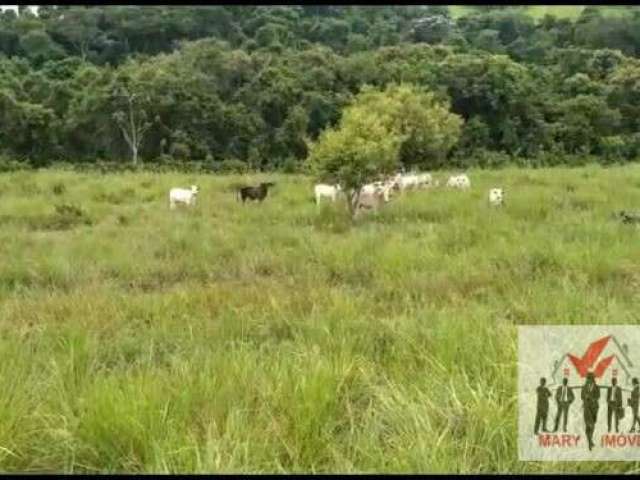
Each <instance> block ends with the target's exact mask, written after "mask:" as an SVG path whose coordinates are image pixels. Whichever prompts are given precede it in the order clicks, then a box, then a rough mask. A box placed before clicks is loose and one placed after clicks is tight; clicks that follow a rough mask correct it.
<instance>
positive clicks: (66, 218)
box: [41, 204, 93, 230]
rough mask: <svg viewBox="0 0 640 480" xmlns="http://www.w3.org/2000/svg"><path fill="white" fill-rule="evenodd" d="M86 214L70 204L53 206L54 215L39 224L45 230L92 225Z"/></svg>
mask: <svg viewBox="0 0 640 480" xmlns="http://www.w3.org/2000/svg"><path fill="white" fill-rule="evenodd" d="M92 224H93V222H92V220H91V219H90V218H89V216H88V215H87V213H86V212H85V211H84V210H83V209H82V208H80V207H78V206H75V205H71V204H62V205H56V206H55V213H54V214H53V215H51V216H50V217H48V218H46V219H44V221H42V222H41V226H42V227H43V228H44V229H46V230H68V229H70V228H73V227H75V226H78V225H92Z"/></svg>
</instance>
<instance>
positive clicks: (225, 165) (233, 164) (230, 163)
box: [213, 158, 249, 173]
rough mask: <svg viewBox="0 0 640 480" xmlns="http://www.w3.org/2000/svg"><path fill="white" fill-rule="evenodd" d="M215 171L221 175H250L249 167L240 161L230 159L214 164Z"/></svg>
mask: <svg viewBox="0 0 640 480" xmlns="http://www.w3.org/2000/svg"><path fill="white" fill-rule="evenodd" d="M213 168H214V171H215V172H219V173H248V171H249V166H248V165H247V164H246V163H245V162H243V161H241V160H238V159H235V158H230V159H226V160H223V161H221V162H217V163H216V164H214V167H213Z"/></svg>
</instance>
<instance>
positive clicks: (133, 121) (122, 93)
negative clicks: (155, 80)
mask: <svg viewBox="0 0 640 480" xmlns="http://www.w3.org/2000/svg"><path fill="white" fill-rule="evenodd" d="M143 95H144V94H139V93H134V92H132V91H131V90H129V89H128V88H127V87H126V86H121V87H120V88H119V89H118V90H116V92H115V93H114V96H115V97H116V98H118V99H120V100H124V102H123V103H124V105H123V108H122V109H121V110H118V111H117V112H115V113H114V114H113V119H114V120H115V122H116V125H118V128H119V129H120V131H121V132H122V136H123V137H124V139H125V141H126V142H127V145H128V146H129V149H130V150H131V159H132V162H133V164H134V165H136V164H137V163H138V152H139V151H140V146H141V145H142V142H143V140H144V135H145V133H146V132H147V130H149V128H150V127H151V122H148V121H147V113H146V111H145V109H144V108H143V106H142V105H141V104H142V103H143V101H142V100H143V98H144V97H143Z"/></svg>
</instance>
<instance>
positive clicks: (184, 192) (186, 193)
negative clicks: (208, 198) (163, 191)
mask: <svg viewBox="0 0 640 480" xmlns="http://www.w3.org/2000/svg"><path fill="white" fill-rule="evenodd" d="M199 191H200V190H199V189H198V187H197V186H196V185H191V188H190V189H187V188H172V189H171V190H170V191H169V208H171V210H173V209H174V208H176V205H177V204H178V203H184V204H185V205H195V204H196V197H197V195H198V192H199Z"/></svg>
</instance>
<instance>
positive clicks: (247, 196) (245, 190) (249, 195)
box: [236, 182, 275, 203]
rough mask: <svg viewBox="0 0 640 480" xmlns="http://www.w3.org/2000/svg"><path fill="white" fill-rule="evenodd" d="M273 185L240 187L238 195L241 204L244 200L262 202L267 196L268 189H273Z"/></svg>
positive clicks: (267, 183) (262, 184) (264, 183)
mask: <svg viewBox="0 0 640 480" xmlns="http://www.w3.org/2000/svg"><path fill="white" fill-rule="evenodd" d="M274 185H275V183H273V182H263V183H261V184H260V185H258V186H257V187H241V188H240V189H239V190H238V194H239V195H240V198H241V199H242V203H244V202H245V201H246V200H257V201H259V202H262V201H263V200H264V199H265V198H266V196H267V192H268V191H269V187H273V186H274ZM236 198H237V196H236Z"/></svg>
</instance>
